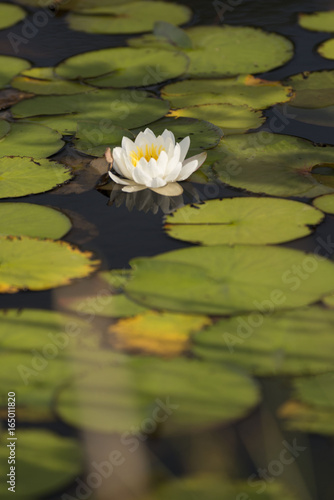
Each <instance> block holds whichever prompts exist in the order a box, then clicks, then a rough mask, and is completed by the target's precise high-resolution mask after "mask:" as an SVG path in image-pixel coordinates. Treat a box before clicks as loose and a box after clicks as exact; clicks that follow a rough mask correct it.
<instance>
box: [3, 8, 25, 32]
mask: <svg viewBox="0 0 334 500" xmlns="http://www.w3.org/2000/svg"><path fill="white" fill-rule="evenodd" d="M25 17H26V12H25V11H24V10H23V9H21V7H18V6H17V5H9V4H7V3H6V4H2V5H0V30H3V29H5V28H10V27H11V26H14V24H16V23H19V22H20V21H22V19H24V18H25Z"/></svg>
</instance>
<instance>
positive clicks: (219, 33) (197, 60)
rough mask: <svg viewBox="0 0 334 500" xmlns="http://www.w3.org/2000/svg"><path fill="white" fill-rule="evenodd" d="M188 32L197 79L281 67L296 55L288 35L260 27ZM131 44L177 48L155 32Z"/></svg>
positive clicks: (205, 28) (190, 71) (204, 28)
mask: <svg viewBox="0 0 334 500" xmlns="http://www.w3.org/2000/svg"><path fill="white" fill-rule="evenodd" d="M186 33H187V35H188V36H189V38H190V40H191V42H192V45H193V49H187V51H186V54H187V56H188V58H189V59H190V66H189V69H188V74H189V75H190V76H192V77H195V78H206V77H214V78H218V77H224V76H234V75H239V74H244V75H245V74H248V73H261V72H264V71H269V70H270V69H273V68H276V67H278V66H281V65H282V64H284V63H286V62H287V61H289V60H290V59H291V57H292V56H293V45H292V43H291V42H290V41H289V40H288V39H287V38H285V37H283V36H281V35H277V34H276V33H267V32H265V31H262V30H260V29H258V28H251V27H245V26H227V25H226V26H224V27H218V26H198V27H195V28H189V29H187V30H186ZM129 45H131V46H133V47H148V48H149V47H156V48H165V49H169V50H175V49H176V48H175V46H173V45H171V44H170V43H168V40H167V39H166V38H164V37H160V38H158V37H155V36H153V35H146V36H143V37H141V38H136V39H132V40H130V41H129ZM177 50H180V49H179V47H177ZM254 54H256V58H254Z"/></svg>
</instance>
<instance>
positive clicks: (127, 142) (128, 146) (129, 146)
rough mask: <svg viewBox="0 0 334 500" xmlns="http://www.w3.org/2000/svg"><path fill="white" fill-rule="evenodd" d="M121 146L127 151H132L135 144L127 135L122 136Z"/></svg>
mask: <svg viewBox="0 0 334 500" xmlns="http://www.w3.org/2000/svg"><path fill="white" fill-rule="evenodd" d="M122 148H123V149H124V150H125V151H126V152H127V153H131V151H133V150H134V149H136V146H135V144H134V142H133V141H131V139H129V138H128V137H123V139H122Z"/></svg>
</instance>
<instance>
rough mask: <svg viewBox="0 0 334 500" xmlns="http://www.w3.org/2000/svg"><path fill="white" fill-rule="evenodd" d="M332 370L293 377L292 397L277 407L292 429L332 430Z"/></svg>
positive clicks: (333, 382) (312, 431)
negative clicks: (319, 373) (314, 375)
mask: <svg viewBox="0 0 334 500" xmlns="http://www.w3.org/2000/svg"><path fill="white" fill-rule="evenodd" d="M333 394H334V377H333V373H329V374H323V375H318V376H317V377H307V378H306V377H305V378H300V379H297V380H295V381H294V398H293V399H292V400H289V401H287V402H286V403H285V404H284V405H283V406H281V408H280V409H279V416H280V417H281V418H283V419H284V420H285V425H286V427H287V428H288V429H290V430H293V431H296V430H297V431H301V432H310V433H316V434H324V435H328V434H330V435H333V434H334V398H333Z"/></svg>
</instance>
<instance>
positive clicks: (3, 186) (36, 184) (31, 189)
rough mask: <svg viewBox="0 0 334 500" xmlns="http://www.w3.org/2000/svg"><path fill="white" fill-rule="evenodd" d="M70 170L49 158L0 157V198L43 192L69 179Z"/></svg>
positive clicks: (70, 175)
mask: <svg viewBox="0 0 334 500" xmlns="http://www.w3.org/2000/svg"><path fill="white" fill-rule="evenodd" d="M71 177H72V174H71V172H70V171H69V170H68V169H67V168H66V167H65V166H64V165H60V164H59V163H56V162H54V161H50V160H33V159H32V158H22V157H4V158H0V178H1V183H0V198H17V197H18V196H26V195H28V194H36V193H43V192H44V191H49V190H50V189H53V188H55V187H57V186H58V185H60V184H63V183H64V182H66V181H68V180H69V179H71Z"/></svg>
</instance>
